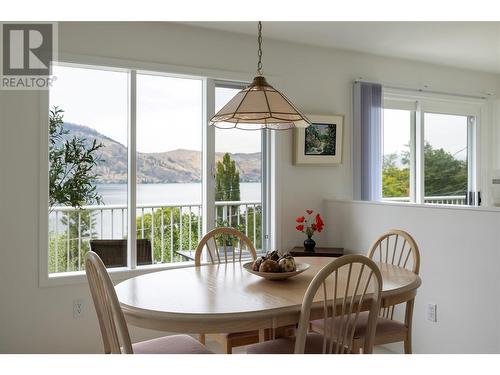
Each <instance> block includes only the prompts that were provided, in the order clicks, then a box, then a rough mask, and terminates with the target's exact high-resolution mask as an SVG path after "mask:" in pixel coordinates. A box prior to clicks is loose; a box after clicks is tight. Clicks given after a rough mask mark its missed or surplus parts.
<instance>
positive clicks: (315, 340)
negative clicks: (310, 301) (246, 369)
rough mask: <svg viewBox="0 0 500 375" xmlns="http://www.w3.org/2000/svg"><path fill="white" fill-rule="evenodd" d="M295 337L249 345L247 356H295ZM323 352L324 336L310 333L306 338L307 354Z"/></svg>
mask: <svg viewBox="0 0 500 375" xmlns="http://www.w3.org/2000/svg"><path fill="white" fill-rule="evenodd" d="M294 350H295V337H287V338H282V339H277V340H271V341H264V342H260V343H258V344H252V345H248V346H247V347H246V351H247V354H293V352H294ZM322 352H323V335H320V334H317V333H308V334H307V337H306V346H305V354H321V353H322Z"/></svg>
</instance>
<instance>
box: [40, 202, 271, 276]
mask: <svg viewBox="0 0 500 375" xmlns="http://www.w3.org/2000/svg"><path fill="white" fill-rule="evenodd" d="M136 217H137V238H138V239H140V238H147V239H149V240H150V241H151V247H152V249H153V263H169V262H177V261H181V260H183V257H182V256H181V255H179V254H180V252H186V251H193V250H194V249H196V246H197V245H198V241H199V240H200V238H201V228H202V219H203V218H202V206H201V204H200V203H183V204H146V205H137V214H136ZM215 217H216V222H217V224H216V225H218V226H222V225H225V226H232V227H237V228H238V229H239V230H241V231H242V232H243V233H245V234H246V235H247V236H248V237H249V238H250V239H251V240H252V242H253V243H254V244H255V246H256V248H258V249H259V248H261V238H260V235H259V234H260V233H261V230H260V228H261V226H262V203H261V202H260V201H231V202H215ZM181 222H182V224H181ZM127 232H128V225H127V206H126V205H94V206H83V207H82V208H81V209H75V208H73V207H55V208H53V210H52V211H51V212H50V214H49V272H50V273H53V272H68V271H79V270H82V269H84V267H83V261H84V256H85V254H86V253H87V251H88V250H89V249H90V240H91V239H126V238H127ZM184 260H185V259H184Z"/></svg>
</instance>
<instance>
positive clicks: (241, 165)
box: [215, 83, 264, 250]
mask: <svg viewBox="0 0 500 375" xmlns="http://www.w3.org/2000/svg"><path fill="white" fill-rule="evenodd" d="M243 87H244V86H241V85H239V86H238V85H231V84H223V83H220V84H217V86H216V88H215V111H216V112H217V111H219V110H220V109H221V108H222V107H223V106H224V105H225V104H226V103H227V102H228V101H229V100H230V99H231V98H232V97H233V96H234V95H236V93H238V91H240V90H241V89H242V88H243ZM263 136H264V131H262V130H261V131H248V130H241V129H218V128H216V129H215V165H216V168H215V201H216V202H215V205H216V222H217V226H231V227H234V228H237V229H239V230H240V231H241V232H243V233H245V234H246V235H247V236H248V237H249V238H250V240H251V241H252V242H253V243H254V245H255V248H256V249H257V250H262V249H263V246H262V244H263V235H264V232H263V230H262V228H263V226H262V170H263V168H262V144H263V142H262V139H263ZM233 168H234V171H235V174H234V175H233V174H232V172H230V173H224V172H223V171H227V170H229V171H231V170H233ZM225 201H226V202H227V201H230V202H232V203H231V204H225V203H223V202H225ZM236 202H237V204H236Z"/></svg>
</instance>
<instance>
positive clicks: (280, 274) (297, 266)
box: [243, 251, 310, 280]
mask: <svg viewBox="0 0 500 375" xmlns="http://www.w3.org/2000/svg"><path fill="white" fill-rule="evenodd" d="M309 267H310V265H309V264H307V263H297V262H295V259H294V258H293V257H292V256H291V255H290V254H289V253H286V254H283V255H279V253H278V252H277V251H271V252H268V253H267V254H266V255H264V256H261V257H258V258H257V259H255V260H254V261H253V262H248V263H245V264H244V265H243V268H244V269H245V270H247V271H248V272H250V273H253V274H254V275H257V276H260V277H263V278H265V279H268V280H283V279H288V278H289V277H293V276H295V275H298V274H299V273H302V272H304V271H305V270H307V269H308V268H309Z"/></svg>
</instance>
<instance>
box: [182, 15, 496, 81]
mask: <svg viewBox="0 0 500 375" xmlns="http://www.w3.org/2000/svg"><path fill="white" fill-rule="evenodd" d="M187 24H189V25H192V26H197V27H204V28H209V29H216V30H222V31H229V32H235V33H242V34H247V35H256V34H257V26H256V25H257V23H256V22H188V23H187ZM262 32H263V37H264V42H265V40H266V39H267V38H269V39H276V40H282V41H288V42H295V43H301V44H307V45H314V46H320V47H328V48H339V49H345V50H352V51H359V52H367V53H372V54H377V55H382V56H391V57H399V58H404V59H410V60H417V61H424V62H428V63H433V64H440V65H448V66H455V67H460V68H466V69H473V70H479V71H485V72H493V73H500V22H263V28H262Z"/></svg>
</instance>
